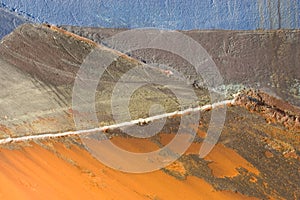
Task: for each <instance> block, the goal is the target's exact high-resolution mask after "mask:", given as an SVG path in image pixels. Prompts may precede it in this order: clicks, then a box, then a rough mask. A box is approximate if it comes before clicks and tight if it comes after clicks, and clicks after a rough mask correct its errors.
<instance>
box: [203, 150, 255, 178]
mask: <svg viewBox="0 0 300 200" xmlns="http://www.w3.org/2000/svg"><path fill="white" fill-rule="evenodd" d="M205 160H207V161H210V162H211V163H210V164H208V166H209V167H210V168H211V170H212V173H213V175H214V176H215V177H219V178H224V177H235V176H237V175H238V174H239V172H238V171H237V169H238V168H241V167H242V168H244V169H246V170H248V171H249V172H251V173H253V174H255V175H259V171H258V170H257V169H256V168H255V167H254V166H253V165H252V164H251V163H249V162H248V161H247V160H245V159H244V158H243V157H241V156H240V155H239V154H238V153H237V152H235V151H234V150H232V149H230V148H227V147H225V146H224V145H222V144H217V145H216V146H215V147H214V148H213V150H212V151H211V152H210V153H209V154H208V155H207V156H206V157H205Z"/></svg>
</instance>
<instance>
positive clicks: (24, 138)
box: [0, 100, 235, 144]
mask: <svg viewBox="0 0 300 200" xmlns="http://www.w3.org/2000/svg"><path fill="white" fill-rule="evenodd" d="M234 104H235V100H226V101H221V102H218V103H214V104H210V105H205V106H198V107H196V108H188V109H186V110H182V111H175V112H171V113H165V114H161V115H156V116H151V117H147V118H140V119H136V120H132V121H129V122H122V123H119V124H113V125H108V126H103V127H98V128H93V129H87V130H77V131H69V132H63V133H52V134H40V135H30V136H21V137H15V138H5V139H1V140H0V144H7V143H12V142H23V141H29V140H35V139H49V138H56V137H64V136H71V135H80V134H85V133H92V132H97V131H107V130H113V129H117V128H121V127H126V126H132V125H135V124H140V123H149V122H151V121H154V120H158V119H162V118H168V117H173V116H176V115H185V114H189V113H191V112H198V111H208V110H211V109H214V108H218V107H222V106H224V105H227V106H230V105H234Z"/></svg>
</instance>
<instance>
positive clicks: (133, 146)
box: [111, 137, 159, 153]
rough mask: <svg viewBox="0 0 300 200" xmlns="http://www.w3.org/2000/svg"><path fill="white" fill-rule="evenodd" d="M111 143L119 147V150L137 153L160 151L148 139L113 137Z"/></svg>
mask: <svg viewBox="0 0 300 200" xmlns="http://www.w3.org/2000/svg"><path fill="white" fill-rule="evenodd" d="M111 142H112V143H114V144H115V145H117V146H118V147H119V148H122V149H124V150H126V151H130V152H135V153H145V152H150V151H156V150H158V149H159V147H158V146H157V145H156V144H155V143H154V142H152V141H150V140H149V139H146V138H145V139H143V138H124V137H113V138H112V139H111Z"/></svg>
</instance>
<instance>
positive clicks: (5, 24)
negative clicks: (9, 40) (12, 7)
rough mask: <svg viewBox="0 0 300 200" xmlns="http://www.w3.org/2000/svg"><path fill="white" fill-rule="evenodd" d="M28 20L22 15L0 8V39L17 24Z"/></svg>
mask: <svg viewBox="0 0 300 200" xmlns="http://www.w3.org/2000/svg"><path fill="white" fill-rule="evenodd" d="M25 22H27V23H28V22H30V21H28V20H26V19H25V18H24V17H22V16H17V15H15V14H13V13H11V12H8V11H6V10H5V9H2V8H0V25H1V26H0V39H1V38H3V37H4V36H5V35H7V34H9V33H10V32H12V31H13V30H14V29H15V28H16V27H17V26H19V25H20V24H23V23H25Z"/></svg>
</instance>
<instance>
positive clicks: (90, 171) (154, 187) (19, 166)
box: [0, 140, 251, 200]
mask: <svg viewBox="0 0 300 200" xmlns="http://www.w3.org/2000/svg"><path fill="white" fill-rule="evenodd" d="M30 145H31V146H28V147H23V148H22V149H17V150H8V149H1V152H0V159H1V162H0V184H1V188H0V197H1V199H41V198H46V199H83V198H84V199H133V200H134V199H149V198H150V199H151V198H152V199H155V198H157V199H187V198H188V199H251V198H248V197H246V196H243V195H241V194H238V193H233V192H229V191H215V190H214V189H213V187H212V186H211V185H209V184H208V183H207V182H205V181H204V180H202V179H199V178H196V177H188V178H187V180H186V181H180V180H177V179H175V178H174V177H172V176H169V175H167V174H166V173H164V172H162V171H155V172H151V173H145V174H128V173H122V172H119V171H115V170H112V169H110V168H108V167H106V166H104V165H103V164H101V163H100V162H99V161H97V160H96V159H94V158H93V157H92V156H91V155H90V154H89V153H88V152H87V151H85V150H83V149H81V148H79V147H78V146H75V145H71V144H70V146H69V147H68V148H67V147H66V146H65V145H64V144H62V143H59V142H56V141H54V140H49V141H47V142H45V143H44V144H43V145H45V146H46V147H47V148H49V149H50V150H46V149H45V148H43V147H41V146H39V145H37V144H35V143H33V142H31V143H30ZM178 191H180V192H178Z"/></svg>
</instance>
